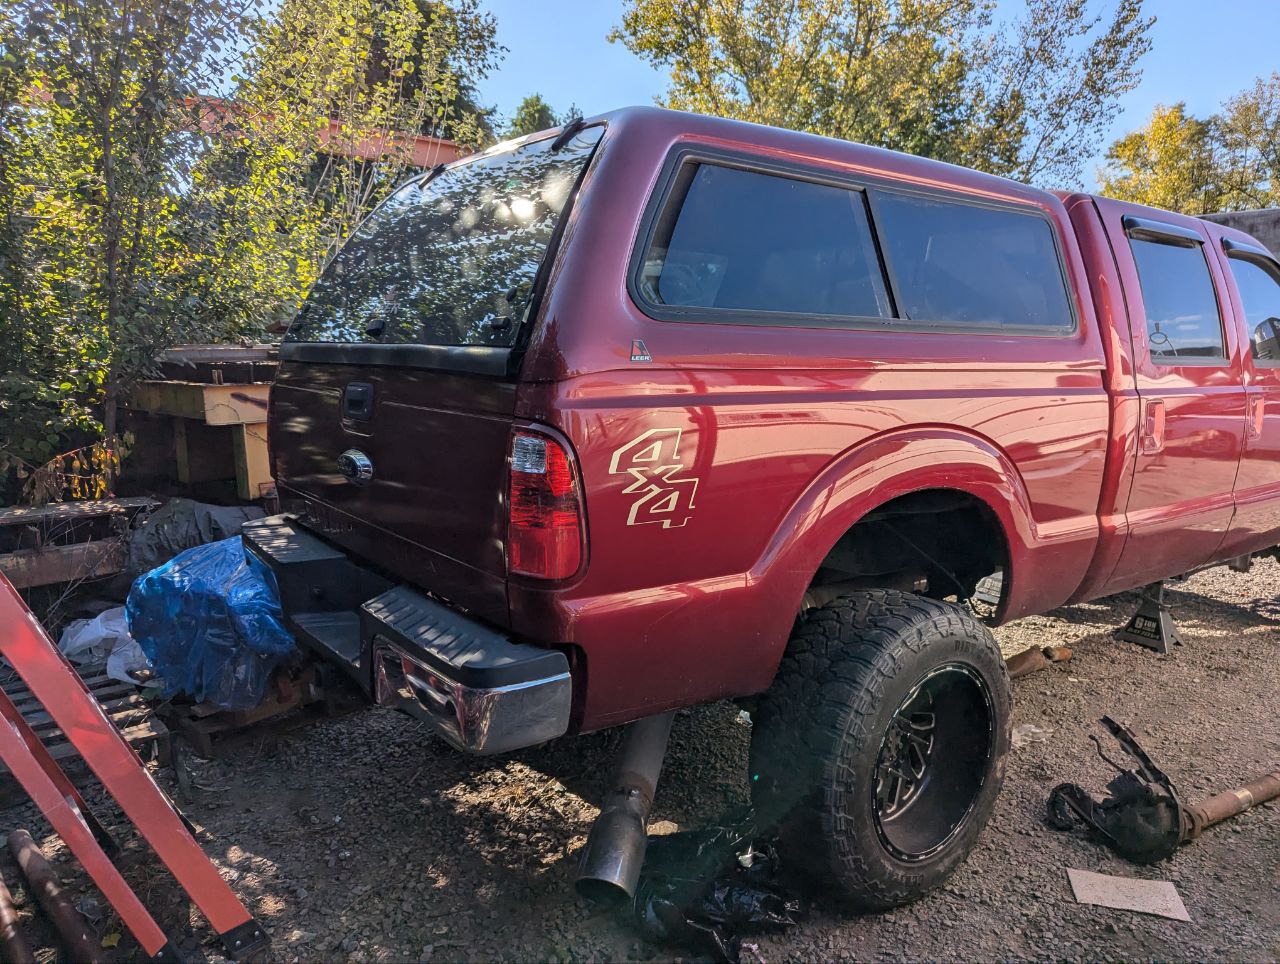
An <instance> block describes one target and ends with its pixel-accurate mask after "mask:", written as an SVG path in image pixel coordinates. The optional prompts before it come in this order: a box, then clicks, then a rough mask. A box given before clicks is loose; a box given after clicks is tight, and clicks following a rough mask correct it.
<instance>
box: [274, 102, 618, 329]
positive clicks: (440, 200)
mask: <svg viewBox="0 0 1280 964" xmlns="http://www.w3.org/2000/svg"><path fill="white" fill-rule="evenodd" d="M603 131H604V128H603V127H600V126H593V127H587V128H584V129H583V130H581V131H579V132H578V133H576V134H574V135H573V136H572V137H570V138H569V139H568V141H567V142H566V143H564V144H563V145H561V144H560V143H558V141H559V140H560V138H558V137H547V138H543V139H541V140H537V141H533V142H530V143H527V144H523V145H521V146H519V147H516V148H514V149H512V150H507V151H499V152H495V153H492V154H482V155H479V156H478V157H476V158H475V159H473V160H464V161H462V162H461V163H458V164H454V165H451V166H450V167H447V168H445V169H444V170H443V171H441V172H440V173H439V174H437V175H436V176H434V177H430V176H424V177H420V178H416V179H414V180H412V181H410V182H409V183H407V184H405V185H403V186H402V187H400V188H399V189H397V190H396V191H395V193H394V194H392V195H391V196H390V197H389V198H387V200H386V201H384V202H383V203H382V204H381V205H379V206H378V207H377V208H376V209H375V210H374V211H373V212H372V213H371V214H370V215H369V216H368V217H367V218H366V219H365V220H364V222H363V223H362V224H361V225H360V226H359V227H358V228H357V229H356V231H355V232H354V233H353V234H352V235H351V237H350V238H349V239H348V241H347V242H346V244H344V245H343V246H342V248H341V250H340V251H339V252H338V253H337V255H335V256H334V258H333V260H332V261H330V262H329V264H328V266H327V267H326V268H325V270H324V272H323V273H322V274H321V276H320V279H319V280H318V281H317V282H316V283H315V286H314V287H313V288H312V290H311V293H310V295H309V296H308V298H307V300H306V302H305V303H304V305H303V307H302V309H301V311H300V312H299V313H298V316H297V318H296V319H295V320H294V322H293V324H292V326H291V327H290V329H289V332H288V334H287V335H286V336H285V342H286V343H289V342H294V343H298V342H301V343H339V344H348V345H350V344H363V345H437V346H465V347H492V348H505V347H510V346H511V345H512V344H513V343H514V341H515V338H516V335H517V333H518V330H519V327H520V323H521V321H523V320H524V316H525V314H526V313H527V312H528V311H529V309H530V307H531V304H532V296H533V288H534V283H535V280H536V278H537V276H538V271H539V269H540V267H541V265H542V262H543V258H544V257H545V255H546V253H547V249H548V247H549V245H550V244H551V241H552V238H553V236H554V233H555V230H556V225H557V223H558V221H559V219H560V215H561V213H562V212H563V211H564V209H565V205H566V204H567V203H568V200H569V198H570V196H571V195H572V193H573V191H574V189H575V187H576V186H577V183H578V181H579V179H580V178H581V176H582V173H583V171H584V170H585V169H586V166H587V163H588V162H589V161H590V159H591V156H592V153H593V151H594V150H595V147H596V144H597V143H598V142H599V140H600V137H601V135H602V134H603Z"/></svg>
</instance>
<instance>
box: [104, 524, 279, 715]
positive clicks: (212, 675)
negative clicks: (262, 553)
mask: <svg viewBox="0 0 1280 964" xmlns="http://www.w3.org/2000/svg"><path fill="white" fill-rule="evenodd" d="M125 613H126V616H127V617H128V620H129V632H130V633H131V634H132V635H133V638H134V639H136V640H137V641H138V644H139V645H140V646H141V647H142V651H143V652H144V653H146V654H147V658H148V659H149V660H150V661H151V665H152V667H153V668H154V669H155V671H156V673H157V674H158V675H159V676H160V677H161V678H162V679H163V680H164V687H165V688H164V694H165V695H166V696H173V695H176V694H178V693H186V694H187V695H188V696H190V697H191V698H192V699H194V700H196V701H198V702H202V701H208V702H210V703H213V704H215V705H217V706H220V707H223V708H224V709H230V710H244V709H249V708H250V707H254V706H257V705H258V704H259V703H261V702H262V698H263V697H264V696H265V695H266V691H267V684H268V683H269V681H270V677H271V673H272V671H273V670H274V669H275V668H276V667H277V666H278V665H280V663H281V662H282V661H283V660H284V659H285V658H286V657H288V656H289V654H290V653H292V652H293V650H294V641H293V637H292V636H291V635H290V634H289V632H288V631H287V630H286V629H285V628H284V619H283V616H282V614H281V611H280V594H279V591H278V589H277V588H276V582H275V577H274V576H273V575H272V573H271V571H270V570H269V569H267V568H266V567H265V566H263V565H262V563H261V562H260V561H259V560H258V559H257V558H255V557H254V556H253V555H252V554H250V553H246V552H245V551H244V545H243V543H242V542H241V541H240V537H239V536H235V537H233V538H230V539H223V540H222V541H220V542H211V543H209V544H208V545H203V546H197V547H196V548H194V549H188V550H186V551H185V552H182V553H180V554H178V555H177V556H175V557H174V558H173V559H171V560H169V561H168V562H166V563H165V564H164V565H162V566H160V567H158V568H156V569H152V570H151V571H150V572H148V573H146V574H144V575H141V576H139V577H138V579H137V580H136V581H135V582H134V584H133V588H132V589H131V590H130V591H129V599H128V602H127V603H126V604H125Z"/></svg>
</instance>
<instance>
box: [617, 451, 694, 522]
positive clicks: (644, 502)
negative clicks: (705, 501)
mask: <svg viewBox="0 0 1280 964" xmlns="http://www.w3.org/2000/svg"><path fill="white" fill-rule="evenodd" d="M680 433H681V430H680V429H678V428H651V429H649V431H647V432H645V433H644V434H643V435H641V436H640V437H639V438H636V439H632V440H631V441H630V442H628V443H627V444H626V445H622V446H619V447H618V448H617V449H615V450H614V452H613V458H612V459H611V460H610V462H609V474H610V475H628V476H630V477H631V480H632V481H631V483H630V484H629V485H628V486H627V487H626V488H625V489H623V490H622V494H623V495H633V496H635V497H636V498H635V501H633V502H632V503H631V511H630V512H629V513H628V514H627V525H629V526H638V525H644V524H645V523H647V522H657V523H660V524H661V525H662V527H663V528H664V529H673V528H677V527H679V526H682V525H684V524H685V523H686V522H688V521H689V518H690V516H691V515H692V514H693V497H694V495H695V494H697V491H698V480H697V478H695V477H693V476H685V475H684V463H683V462H682V461H680Z"/></svg>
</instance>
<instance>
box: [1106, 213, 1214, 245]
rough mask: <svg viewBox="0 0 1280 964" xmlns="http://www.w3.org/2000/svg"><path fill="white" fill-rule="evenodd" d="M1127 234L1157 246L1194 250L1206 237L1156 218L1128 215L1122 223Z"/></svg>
mask: <svg viewBox="0 0 1280 964" xmlns="http://www.w3.org/2000/svg"><path fill="white" fill-rule="evenodd" d="M1121 223H1122V224H1124V231H1125V234H1127V235H1129V237H1130V238H1136V239H1137V240H1139V241H1154V242H1155V243H1156V244H1171V245H1174V246H1176V247H1179V248H1194V247H1195V246H1196V245H1197V244H1200V245H1202V244H1204V237H1203V236H1202V235H1201V234H1200V233H1199V232H1197V231H1195V230H1193V229H1192V228H1186V227H1183V226H1182V225H1180V224H1170V223H1169V222H1168V221H1157V220H1156V219H1155V218H1140V217H1138V216H1136V215H1133V214H1126V215H1125V216H1124V219H1123V220H1122V222H1121Z"/></svg>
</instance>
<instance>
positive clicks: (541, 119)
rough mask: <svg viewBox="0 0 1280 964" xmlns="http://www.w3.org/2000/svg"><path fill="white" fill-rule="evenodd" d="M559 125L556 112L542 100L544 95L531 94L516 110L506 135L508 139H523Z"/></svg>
mask: <svg viewBox="0 0 1280 964" xmlns="http://www.w3.org/2000/svg"><path fill="white" fill-rule="evenodd" d="M559 123H560V122H559V121H558V120H557V119H556V112H555V111H553V110H552V109H551V105H550V104H548V103H547V102H546V101H545V100H543V99H542V95H541V94H530V95H529V96H528V97H526V98H525V99H524V100H522V101H520V106H519V107H517V108H516V113H515V116H514V117H512V118H511V123H510V124H508V125H507V129H506V132H505V133H506V136H507V137H523V136H524V135H525V134H534V133H536V132H538V131H545V130H546V129H547V128H548V127H555V126H556V125H557V124H559Z"/></svg>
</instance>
